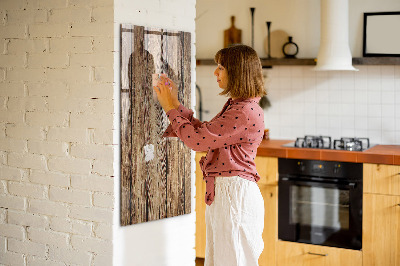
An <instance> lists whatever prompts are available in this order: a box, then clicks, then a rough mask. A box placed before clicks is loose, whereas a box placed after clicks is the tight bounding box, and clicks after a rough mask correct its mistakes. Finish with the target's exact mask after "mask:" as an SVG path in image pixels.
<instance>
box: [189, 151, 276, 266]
mask: <svg viewBox="0 0 400 266" xmlns="http://www.w3.org/2000/svg"><path fill="white" fill-rule="evenodd" d="M205 154H206V153H204V152H198V153H196V157H195V160H196V196H195V198H196V257H198V258H204V257H205V245H206V226H205V208H206V204H205V203H204V194H205V190H206V188H205V182H204V181H203V173H202V171H201V169H200V167H199V161H200V159H201V157H202V156H205ZM255 163H256V166H257V171H258V173H259V175H260V176H261V179H260V181H258V185H259V188H260V190H261V194H262V195H263V198H264V209H265V216H264V231H263V240H264V250H263V252H262V254H261V256H260V258H259V265H260V266H264V265H265V266H266V265H276V261H275V254H276V242H277V239H278V237H277V236H278V218H277V213H278V195H277V194H278V187H277V183H278V159H277V158H271V157H263V156H257V157H256V159H255Z"/></svg>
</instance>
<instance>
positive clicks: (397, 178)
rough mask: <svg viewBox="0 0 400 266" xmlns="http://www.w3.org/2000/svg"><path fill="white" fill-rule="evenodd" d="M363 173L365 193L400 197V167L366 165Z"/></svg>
mask: <svg viewBox="0 0 400 266" xmlns="http://www.w3.org/2000/svg"><path fill="white" fill-rule="evenodd" d="M363 173H364V180H363V182H364V185H363V189H364V193H377V194H385V195H398V196H400V166H399V165H385V164H368V163H365V164H364V166H363ZM399 248H400V247H399Z"/></svg>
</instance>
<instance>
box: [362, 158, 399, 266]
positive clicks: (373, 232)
mask: <svg viewBox="0 0 400 266" xmlns="http://www.w3.org/2000/svg"><path fill="white" fill-rule="evenodd" d="M363 188H364V195H363V266H370V265H371V266H372V265H390V266H400V166H396V165H383V164H364V187H363Z"/></svg>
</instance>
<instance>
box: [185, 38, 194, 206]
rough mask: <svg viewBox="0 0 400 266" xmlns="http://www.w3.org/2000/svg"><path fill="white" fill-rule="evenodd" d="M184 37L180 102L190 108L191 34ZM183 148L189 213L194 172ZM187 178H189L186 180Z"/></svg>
mask: <svg viewBox="0 0 400 266" xmlns="http://www.w3.org/2000/svg"><path fill="white" fill-rule="evenodd" d="M183 36H184V41H183V43H184V48H183V86H184V88H183V91H184V92H185V93H184V94H183V98H182V102H183V103H184V105H185V106H186V107H187V108H192V99H191V98H192V97H191V96H192V91H191V71H190V70H191V60H190V58H191V55H192V52H191V51H192V49H191V48H192V42H191V39H192V38H191V34H190V32H185V33H183ZM183 148H184V150H185V151H184V154H185V164H184V166H185V171H184V176H185V179H184V183H185V187H184V191H185V210H184V213H190V212H191V208H192V202H191V179H190V176H191V173H192V172H194V169H193V171H192V168H191V166H192V164H191V161H192V158H191V152H190V149H189V148H187V147H186V146H184V147H183ZM188 177H189V178H188Z"/></svg>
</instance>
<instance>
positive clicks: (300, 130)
mask: <svg viewBox="0 0 400 266" xmlns="http://www.w3.org/2000/svg"><path fill="white" fill-rule="evenodd" d="M355 67H356V68H358V69H359V71H358V72H353V71H351V72H350V71H333V72H331V71H322V72H316V71H313V70H312V68H313V67H312V66H274V67H273V68H272V69H266V70H264V71H265V74H266V76H267V78H266V81H265V82H266V88H267V91H268V98H269V100H270V102H271V107H270V108H269V109H268V110H264V115H265V127H266V128H269V129H270V136H271V138H274V139H295V138H296V137H299V136H303V135H305V134H310V135H311V134H313V135H316V134H317V135H327V136H332V137H333V138H335V139H336V138H340V137H355V136H356V137H369V138H370V140H371V143H376V144H400V66H365V65H356V66H355ZM214 69H215V67H214V66H198V67H197V69H196V74H197V77H196V83H197V84H198V85H199V86H200V88H201V91H202V103H203V110H206V111H209V113H203V120H210V119H211V118H212V117H213V116H214V115H215V114H216V113H217V112H218V111H220V109H221V108H222V106H223V105H224V103H225V101H226V99H227V98H226V97H224V96H220V95H218V93H219V92H220V91H221V89H219V87H218V84H217V82H216V78H215V76H214V75H213V72H214Z"/></svg>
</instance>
